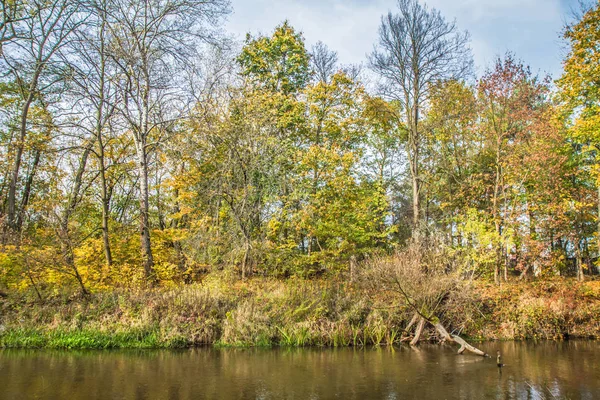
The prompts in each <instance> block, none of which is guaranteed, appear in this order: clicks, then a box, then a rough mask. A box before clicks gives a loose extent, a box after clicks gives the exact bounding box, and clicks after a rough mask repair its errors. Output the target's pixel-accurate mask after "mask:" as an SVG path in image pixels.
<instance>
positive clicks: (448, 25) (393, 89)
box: [369, 0, 473, 237]
mask: <svg viewBox="0 0 600 400" xmlns="http://www.w3.org/2000/svg"><path fill="white" fill-rule="evenodd" d="M468 42H469V34H468V33H467V32H459V31H458V28H457V27H456V23H455V22H448V21H446V19H445V18H444V17H443V16H442V15H441V14H440V12H439V11H437V10H436V9H430V8H428V7H427V6H426V5H422V4H421V3H420V2H419V1H418V0H398V14H392V13H391V12H390V13H388V14H387V15H385V16H383V17H382V19H381V26H380V28H379V43H378V45H376V47H375V49H374V51H373V52H372V54H371V55H370V57H369V63H370V66H371V68H372V69H373V70H374V71H375V72H376V73H377V74H379V75H380V76H381V78H382V80H383V85H382V91H383V94H384V95H385V96H386V97H388V98H389V99H392V100H396V101H398V102H399V103H400V105H401V108H402V110H401V118H402V119H403V122H404V123H405V124H406V126H407V128H408V141H407V144H406V147H407V154H408V158H409V163H410V175H411V180H412V198H413V229H414V230H413V235H418V231H419V224H420V202H419V196H420V192H421V176H420V170H419V159H420V152H421V147H422V140H423V138H422V134H421V132H422V129H421V126H420V121H421V119H422V114H423V110H424V108H425V107H426V105H427V101H428V95H429V88H430V86H431V84H433V83H435V82H437V81H440V80H445V79H463V78H465V77H466V76H468V74H469V73H470V71H471V70H472V65H473V61H472V56H471V51H470V49H469V47H468ZM415 237H416V236H415Z"/></svg>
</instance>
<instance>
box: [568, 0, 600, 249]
mask: <svg viewBox="0 0 600 400" xmlns="http://www.w3.org/2000/svg"><path fill="white" fill-rule="evenodd" d="M599 30H600V4H596V5H595V6H593V7H590V8H589V10H587V11H586V12H585V13H584V14H583V16H582V17H581V18H580V20H578V21H576V22H574V23H572V24H570V25H569V26H567V28H566V30H565V32H564V38H565V39H566V41H567V44H568V46H569V53H568V55H567V57H566V59H565V60H564V72H563V75H562V77H561V78H560V79H559V80H558V86H559V88H560V99H561V100H562V102H563V107H564V113H565V116H566V118H567V122H568V125H569V128H570V129H569V131H568V132H569V140H571V141H572V142H573V143H574V145H575V146H577V147H579V149H580V151H581V152H583V153H585V154H586V155H587V157H586V158H587V159H591V161H592V168H591V171H590V172H591V175H592V177H593V179H594V180H595V181H596V187H597V192H598V195H597V217H596V222H597V227H596V241H597V245H596V249H597V251H600V162H599V161H600V158H599V156H600V136H599V135H600V84H599V82H600V81H599V79H600V36H599V35H598V32H599Z"/></svg>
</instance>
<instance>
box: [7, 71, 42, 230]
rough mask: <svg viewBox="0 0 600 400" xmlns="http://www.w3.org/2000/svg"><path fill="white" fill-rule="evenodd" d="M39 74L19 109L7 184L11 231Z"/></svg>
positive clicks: (14, 222)
mask: <svg viewBox="0 0 600 400" xmlns="http://www.w3.org/2000/svg"><path fill="white" fill-rule="evenodd" d="M38 77H39V74H38V73H36V75H34V79H35V80H36V82H35V85H34V83H33V82H32V84H31V85H30V90H29V94H28V95H27V98H26V99H25V103H24V104H23V108H22V109H21V121H20V126H19V140H18V142H17V152H16V154H15V160H14V163H13V167H12V172H11V176H10V182H9V184H8V204H7V212H6V214H7V219H8V227H9V228H10V229H12V230H15V231H16V230H17V182H18V180H19V171H20V169H21V159H22V158H23V150H24V148H25V138H26V137H27V118H28V116H29V108H30V107H31V103H32V102H33V99H34V89H35V87H37V78H38Z"/></svg>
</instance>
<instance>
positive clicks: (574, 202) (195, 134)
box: [0, 0, 600, 347]
mask: <svg viewBox="0 0 600 400" xmlns="http://www.w3.org/2000/svg"><path fill="white" fill-rule="evenodd" d="M231 11H232V10H231V5H230V4H229V2H228V1H227V0H144V1H131V0H85V1H81V0H2V10H1V14H2V20H1V21H0V347H11V346H15V347H41V346H51V347H52V346H54V347H119V346H123V347H128V346H129V347H131V346H133V347H136V346H142V347H145V346H148V347H155V346H175V347H177V346H189V345H194V344H203V343H221V344H224V345H257V344H258V345H260V344H269V343H279V344H282V343H288V344H290V345H298V346H301V345H308V344H313V345H314V344H324V345H351V344H354V345H356V344H357V342H360V343H361V344H367V343H373V344H379V343H384V342H385V343H388V344H394V343H396V342H397V341H404V340H408V339H410V340H411V341H413V342H414V343H417V342H418V341H419V339H420V337H421V334H422V331H423V330H424V329H427V327H426V326H424V325H426V324H425V321H428V322H431V324H432V325H433V326H435V325H436V324H438V325H439V320H438V316H439V318H440V319H443V320H444V322H445V323H446V324H448V325H449V326H450V327H452V328H453V329H454V328H456V329H455V330H459V331H462V332H464V333H466V334H467V335H468V336H470V337H481V338H528V337H547V338H558V337H567V336H585V337H590V336H591V337H596V336H600V330H599V329H598V321H597V318H598V315H600V314H599V312H600V301H598V300H599V299H600V284H597V282H598V281H597V280H596V277H597V276H598V275H599V274H600V258H599V254H600V218H599V214H600V152H599V149H600V3H598V2H590V3H588V4H587V5H582V7H581V10H580V11H579V13H578V14H577V15H576V16H574V17H573V18H572V21H571V22H570V23H569V24H567V25H566V26H565V28H564V30H563V31H562V32H557V37H556V40H557V41H558V40H560V41H562V42H563V43H564V46H565V48H566V51H565V57H564V59H563V72H562V75H561V76H560V77H558V79H556V80H555V79H553V78H552V77H550V76H546V75H543V74H541V73H537V72H535V71H532V69H531V68H530V67H529V66H528V65H527V63H526V61H524V60H521V59H520V58H519V57H518V56H517V55H515V54H513V53H506V54H503V55H500V56H498V57H497V59H496V61H495V62H493V63H492V64H491V65H488V66H485V69H484V70H483V71H482V73H479V74H477V73H476V72H475V67H474V62H473V55H472V51H471V48H470V43H471V38H470V35H469V33H468V32H466V31H464V30H462V29H461V27H459V26H458V25H457V24H456V22H454V21H453V20H452V19H451V18H448V17H447V16H444V15H442V14H441V13H440V12H439V11H438V10H436V9H434V8H431V7H429V6H428V5H427V4H425V3H424V2H423V1H420V0H398V2H397V7H396V8H395V9H393V10H391V11H389V13H386V10H382V17H381V23H380V28H379V32H378V40H377V42H376V43H373V51H372V52H371V53H370V54H367V55H365V60H364V63H362V64H361V65H344V64H342V63H340V62H339V61H338V56H337V53H336V51H335V49H330V48H329V47H327V45H326V44H324V43H323V42H318V43H316V44H315V45H313V46H310V47H309V46H307V44H306V43H305V39H304V37H303V34H302V32H301V31H299V30H297V29H295V28H294V27H293V26H292V25H291V24H290V23H289V22H288V21H282V22H281V23H280V24H279V25H278V26H275V27H272V28H271V30H270V31H269V32H268V33H265V34H257V33H253V32H250V33H248V34H247V36H246V38H245V40H243V41H242V42H241V43H240V42H238V41H236V40H235V39H232V37H231V35H229V34H228V33H227V32H226V31H225V30H224V29H223V24H224V21H225V20H226V18H227V16H228V14H229V13H230V12H231ZM350 45H351V44H349V46H350ZM544 296H546V297H544ZM384 305H386V306H391V305H393V306H394V307H395V308H389V309H388V308H385V307H384ZM549 313H551V315H552V318H550V317H549V315H550V314H549ZM594 315H595V317H594ZM550 319H551V321H550ZM415 328H416V330H415V333H414V334H413V333H410V332H412V329H415ZM436 328H437V327H436ZM132 332H133V333H132ZM430 334H431V335H432V336H433V337H435V336H436V335H441V336H445V335H444V334H443V332H441V331H440V330H439V329H437V333H436V331H435V330H431V331H430ZM446 334H447V332H446ZM407 335H408V336H407Z"/></svg>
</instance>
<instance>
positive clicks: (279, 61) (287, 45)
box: [237, 21, 309, 95]
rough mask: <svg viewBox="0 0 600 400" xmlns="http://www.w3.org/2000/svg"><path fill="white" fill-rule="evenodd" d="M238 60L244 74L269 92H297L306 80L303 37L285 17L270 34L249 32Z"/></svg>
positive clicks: (306, 68)
mask: <svg viewBox="0 0 600 400" xmlns="http://www.w3.org/2000/svg"><path fill="white" fill-rule="evenodd" d="M237 60H238V62H239V63H240V65H241V67H242V74H243V75H244V76H248V77H250V78H251V79H253V80H254V81H255V82H257V83H258V84H259V85H261V86H262V87H263V88H265V89H266V90H268V91H271V92H281V93H283V94H284V95H288V94H291V93H297V92H298V91H299V90H302V88H304V86H305V85H306V83H307V82H308V78H309V66H308V62H309V56H308V53H307V51H306V48H305V47H304V39H303V37H302V35H301V34H300V33H297V32H296V31H295V30H294V28H292V27H291V26H290V24H289V23H288V21H285V22H284V23H283V24H281V25H279V26H277V27H276V28H275V31H274V32H273V35H272V36H271V37H258V38H253V37H252V36H250V34H248V35H247V37H246V44H245V46H244V48H243V49H242V52H241V54H240V55H239V56H238V58H237Z"/></svg>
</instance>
